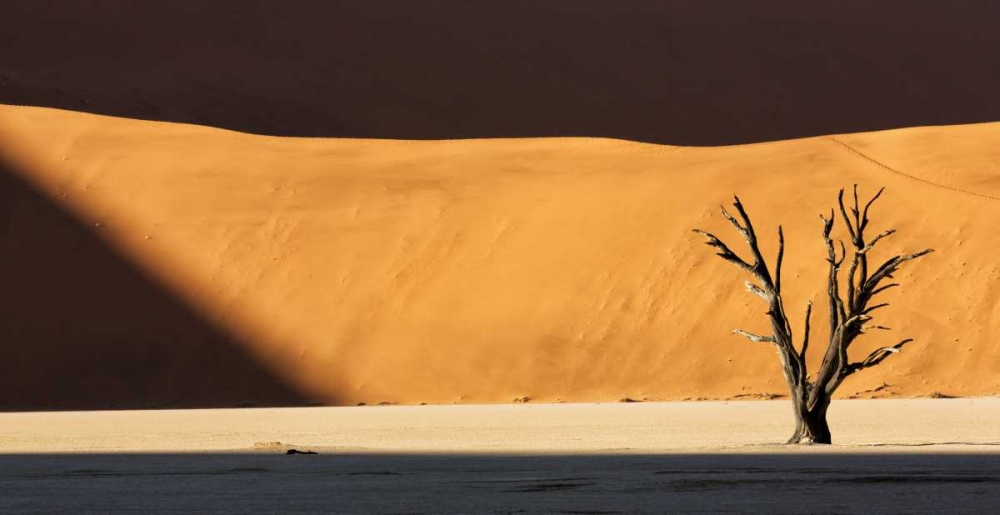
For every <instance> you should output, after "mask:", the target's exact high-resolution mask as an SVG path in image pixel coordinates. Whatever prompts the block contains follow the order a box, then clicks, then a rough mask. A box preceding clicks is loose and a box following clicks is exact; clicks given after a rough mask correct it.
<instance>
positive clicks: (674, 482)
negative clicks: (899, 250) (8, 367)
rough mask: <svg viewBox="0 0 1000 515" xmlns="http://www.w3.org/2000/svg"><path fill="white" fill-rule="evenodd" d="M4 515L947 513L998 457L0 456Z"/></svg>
mask: <svg viewBox="0 0 1000 515" xmlns="http://www.w3.org/2000/svg"><path fill="white" fill-rule="evenodd" d="M0 488H2V489H3V490H4V495H3V496H2V497H0V509H3V511H32V510H44V511H77V512H79V511H100V512H107V511H116V512H117V511H126V510H131V511H138V512H143V513H150V512H158V511H171V512H192V511H213V512H218V511H224V512H234V513H246V512H252V511H266V512H286V513H287V512H327V513H334V512H335V513H575V514H581V513H676V512H711V513H719V512H726V513H892V512H903V513H942V512H949V513H956V512H970V513H971V512H981V510H984V509H986V510H988V509H989V507H992V506H997V505H998V504H997V503H998V502H1000V455H967V454H863V455H849V454H814V453H810V454H805V453H803V454H742V455H741V454H719V455H711V454H679V455H669V454H668V455H570V456H503V455H480V456H477V455H391V454H386V455H382V454H347V455H343V454H341V455H324V454H320V455H317V456H302V455H298V456H285V455H277V454H176V455H163V454H154V455H147V454H143V455H121V454H118V455H115V454H102V455H13V456H0Z"/></svg>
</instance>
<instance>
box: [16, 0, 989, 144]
mask: <svg viewBox="0 0 1000 515" xmlns="http://www.w3.org/2000/svg"><path fill="white" fill-rule="evenodd" d="M0 12H2V13H3V17H2V19H0V103H16V104H28V105H37V106H47V107H58V108H64V109H72V110H80V111H89V112H94V113H101V114H109V115H115V116H123V117H133V118H144V119H154V120H168V121H175V122H190V123H198V124H203V125H212V126H218V127H225V128H231V129H238V130H243V131H249V132H255V133H262V134H280V135H303V136H350V137H363V138H416V139H426V138H464V137H484V136H607V137H617V138H627V139H633V140H641V141H650V142H659V143H673V144H689V145H719V144H730V143H747V142H754V141H768V140H776V139H785V138H793V137H801V136H812V135H820V134H831V133H841V132H856V131H864V130H874V129H886V128H894V127H910V126H918V125H937V124H955V123H972V122H983V121H997V120H1000V102H996V101H995V100H996V92H997V91H1000V59H996V58H995V57H994V54H995V52H996V49H997V48H1000V30H997V28H996V20H998V19H1000V2H996V1H993V0H966V1H962V2H942V1H940V0H880V1H877V2H873V1H870V0H837V1H827V2H808V1H802V0H756V1H752V2H750V1H744V0H666V1H648V0H616V1H614V2H609V1H606V0H546V1H544V2H539V1H533V0H486V1H476V2H470V1H468V0H437V1H423V2H414V1H411V0H380V1H377V2H365V1H359V0H282V1H277V0H271V1H260V0H256V1H255V0H213V1H197V2H170V1H166V0H160V1H155V0H151V1H142V2H136V1H133V0H97V1H89V2H66V1H61V0H32V1H30V2H28V1H24V0H0Z"/></svg>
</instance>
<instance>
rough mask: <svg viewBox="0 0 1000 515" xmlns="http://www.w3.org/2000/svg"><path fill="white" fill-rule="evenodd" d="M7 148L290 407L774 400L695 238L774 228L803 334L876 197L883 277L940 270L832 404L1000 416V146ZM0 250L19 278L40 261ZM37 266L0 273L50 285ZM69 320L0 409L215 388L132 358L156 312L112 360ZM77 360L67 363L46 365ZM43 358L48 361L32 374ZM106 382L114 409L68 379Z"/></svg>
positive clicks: (30, 124)
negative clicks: (980, 404)
mask: <svg viewBox="0 0 1000 515" xmlns="http://www.w3.org/2000/svg"><path fill="white" fill-rule="evenodd" d="M0 137H2V139H0V141H2V145H3V148H2V150H3V152H4V154H6V156H7V157H8V159H9V160H10V162H11V163H13V165H12V167H11V168H12V169H14V170H16V173H17V174H19V176H20V177H22V178H23V179H24V180H26V181H28V182H30V183H32V184H35V185H37V187H38V188H40V189H41V190H42V191H44V192H45V194H46V195H47V196H48V197H50V198H51V199H53V201H54V202H55V203H56V204H58V205H61V206H65V208H66V209H67V210H68V211H69V212H71V213H74V214H75V216H78V217H79V218H80V219H81V220H82V221H83V226H85V227H88V228H89V230H90V231H91V232H92V233H93V234H95V235H96V237H97V238H99V240H100V241H106V242H108V244H109V245H110V247H111V248H112V249H114V252H116V253H120V254H121V255H122V256H124V257H125V258H126V260H127V261H129V262H132V263H136V264H137V266H138V267H139V269H140V270H142V271H143V273H145V274H147V275H148V276H149V277H151V278H152V279H151V280H152V281H154V282H155V284H162V285H164V288H165V291H168V292H170V293H171V295H175V296H176V297H177V298H178V299H179V300H180V302H181V303H182V304H183V305H186V306H190V310H191V312H192V313H194V314H196V315H197V316H198V317H200V319H202V320H203V321H204V323H205V324H207V325H209V326H210V327H212V328H215V329H216V330H218V331H220V332H222V333H224V334H226V335H227V338H228V341H229V342H230V343H231V344H232V345H234V346H236V347H234V348H237V349H238V350H239V351H240V353H242V354H244V355H245V356H248V357H249V358H251V359H252V360H253V361H254V362H255V363H259V364H261V367H262V368H263V369H264V370H265V371H266V375H267V376H268V377H269V378H272V379H273V380H274V381H277V382H279V383H281V384H283V385H285V386H287V387H288V388H291V389H293V390H294V391H295V392H296V395H297V396H298V399H299V400H302V399H310V400H317V401H322V402H333V403H340V404H353V403H356V402H362V401H363V402H367V403H375V402H380V401H387V402H400V403H419V402H429V403H449V402H506V401H510V400H512V399H514V398H515V397H520V396H530V397H531V398H533V399H537V400H543V401H555V400H567V401H575V400H591V401H593V400H615V399H619V398H621V397H626V396H629V397H633V398H643V397H649V398H654V399H681V398H698V397H731V396H735V395H740V394H756V393H762V392H774V393H783V392H784V386H783V384H782V381H781V380H780V378H779V369H778V364H777V359H776V357H775V355H774V352H773V351H772V350H771V349H770V348H768V347H766V346H763V345H754V344H750V343H747V342H746V341H743V340H741V339H740V338H737V337H734V336H731V335H730V334H729V331H730V330H731V329H732V328H734V327H742V328H745V329H748V330H763V328H764V319H763V317H762V314H761V310H762V309H763V306H762V305H761V304H760V303H759V301H758V300H756V298H754V297H752V296H750V295H748V294H746V293H745V292H744V291H743V288H742V282H743V277H742V276H741V275H740V274H739V273H738V272H737V271H736V270H734V269H733V268H732V267H730V266H727V265H726V264H724V263H722V262H721V261H720V260H718V259H716V258H714V257H713V256H712V255H711V252H710V250H709V249H708V248H706V247H703V246H702V245H701V244H700V242H699V241H698V240H697V238H696V237H695V235H693V234H691V233H690V231H689V229H690V228H692V227H696V226H697V227H702V228H705V229H711V230H717V231H720V232H721V233H722V234H727V235H729V234H731V233H730V232H728V231H726V228H725V227H724V222H723V221H722V220H721V218H720V217H719V216H718V214H717V212H716V206H718V204H719V203H721V202H725V201H727V199H728V198H729V197H730V195H731V194H732V193H733V192H739V193H740V195H741V196H742V198H743V199H744V201H745V203H746V205H747V206H748V209H749V210H750V213H751V215H752V216H753V217H754V221H755V223H756V225H757V226H758V227H759V228H760V230H761V232H762V234H764V235H765V236H764V239H765V241H764V247H765V249H766V250H767V252H769V253H773V251H774V241H773V238H771V237H770V236H771V234H772V233H771V229H772V228H773V227H774V226H775V225H776V224H777V223H779V222H780V223H783V224H784V225H785V230H786V236H787V239H788V242H789V248H788V251H787V253H786V276H785V281H786V286H785V288H786V290H787V302H788V304H789V307H790V309H791V310H793V313H795V315H794V316H793V324H794V325H795V327H796V328H797V329H798V328H799V327H800V324H801V309H800V307H804V305H805V303H806V301H807V300H810V299H811V300H813V301H816V302H817V305H818V306H822V302H820V301H821V300H822V297H821V292H822V291H823V288H824V272H823V267H824V261H823V256H824V249H823V246H822V242H821V239H820V235H819V229H820V222H819V218H818V217H817V215H818V214H819V213H820V212H822V211H824V210H826V209H828V207H829V206H831V205H832V201H833V200H834V198H835V193H836V189H837V188H838V187H840V186H842V185H850V184H852V183H855V182H856V183H859V184H861V185H862V187H863V188H864V190H863V191H865V192H868V191H871V190H872V189H874V188H875V187H878V186H883V185H884V186H886V187H887V192H886V195H885V200H884V202H882V203H881V204H880V205H879V206H878V208H877V210H876V212H875V221H874V224H875V226H876V228H887V227H890V226H891V227H896V228H898V229H899V230H900V232H899V233H898V234H897V235H896V236H894V237H893V239H891V240H889V241H886V243H885V246H884V247H883V248H882V249H881V253H879V254H878V256H887V255H889V253H892V252H899V251H903V250H915V249H918V248H922V247H923V246H933V247H935V248H937V249H938V251H939V252H938V253H936V254H934V255H932V256H930V257H928V258H927V259H926V260H925V261H922V262H918V263H916V264H914V265H913V266H912V267H909V268H908V269H906V271H905V272H904V273H902V274H900V276H899V277H898V279H900V280H901V281H902V282H903V283H904V287H903V288H901V289H897V290H894V291H892V292H890V293H887V294H886V300H888V301H891V302H893V303H894V306H892V307H891V308H890V309H889V310H886V311H885V312H884V313H885V314H884V316H883V318H882V319H881V320H882V321H883V323H884V324H885V325H888V326H890V327H892V328H893V329H894V331H893V332H891V333H887V334H878V335H873V336H871V337H870V338H866V339H865V340H863V341H861V342H859V343H858V344H856V345H857V349H855V350H854V351H855V352H856V353H857V354H864V353H866V351H867V350H869V349H871V348H873V347H875V346H878V345H884V344H887V343H894V342H895V339H897V338H902V337H904V336H910V337H914V338H915V339H916V342H915V343H913V344H911V345H910V346H908V347H907V348H906V349H905V351H904V352H903V353H902V354H901V355H899V356H896V357H893V358H892V359H891V360H889V361H888V362H887V363H886V364H885V365H883V366H882V367H880V368H878V369H877V370H875V371H869V372H868V373H865V374H859V375H858V376H856V377H855V378H852V379H850V380H849V381H848V382H847V383H846V384H845V385H844V386H843V388H842V392H843V393H844V394H845V395H850V394H855V393H858V392H864V391H865V390H871V389H874V388H876V387H878V386H880V385H882V383H883V382H886V383H889V384H890V385H891V386H890V387H889V388H887V389H885V390H883V391H882V392H879V394H882V393H893V394H900V395H923V394H928V393H930V392H933V391H941V392H944V393H947V394H952V395H983V394H997V393H1000V343H997V340H996V338H995V337H994V331H993V329H994V328H995V327H996V325H997V323H998V320H997V316H1000V288H998V286H997V283H996V281H997V279H998V277H1000V261H998V260H997V259H995V257H994V256H993V253H994V249H996V248H998V245H1000V234H998V233H997V231H996V230H995V222H994V220H995V219H996V216H997V214H998V213H1000V124H986V125H970V126H956V127H942V128H919V129H909V130H899V131H891V132H883V133H872V134H857V135H848V136H838V137H817V138H812V139H804V140H797V141H785V142H776V143H767V144H758V145H749V146H738V147H720V148H702V149H696V148H682V147H669V146H657V145H648V144H637V143H631V142H626V141H619V140H608V139H559V138H551V139H507V140H463V141H439V142H412V141H379V140H334V139H293V138H273V137H262V136H253V135H247V134H241V133H235V132H228V131H222V130H217V129H210V128H205V127H197V126H188V125H176V124H165V123H155V122H143V121H130V120H123V119H115V118H107V117H99V116H94V115H85V114H78V113H71V112H61V111H55V110H48V109H40V108H22V107H2V108H0ZM15 208H16V206H15V207H9V208H8V211H12V212H8V213H7V215H6V216H7V219H8V220H13V221H16V222H17V223H18V224H19V226H25V224H27V226H29V227H30V224H31V223H32V222H31V220H33V219H34V218H33V217H34V216H35V215H36V213H34V212H32V211H30V210H28V211H15ZM28 232H30V231H28ZM19 234H23V233H19ZM0 245H4V247H3V251H4V252H5V253H13V254H14V255H17V253H18V252H25V250H23V249H24V248H30V247H23V246H19V245H18V242H16V241H15V242H4V243H0ZM22 258H24V256H22ZM29 258H30V256H29ZM29 258H24V259H20V260H18V261H16V262H17V263H19V267H20V268H17V269H10V267H9V266H7V269H5V270H2V271H0V272H2V273H3V274H4V276H5V277H8V278H10V277H23V276H31V275H37V276H39V277H44V276H46V274H50V273H53V272H52V271H51V270H50V269H49V268H51V265H44V263H45V261H44V260H37V261H38V263H40V264H39V265H37V266H35V267H34V268H33V265H32V263H33V262H34V261H33V260H32V259H29ZM68 261H70V262H71V261H72V258H71V257H69V258H68ZM10 262H11V261H3V263H10ZM107 277H109V278H113V276H110V275H109V276H107ZM98 279H99V278H98ZM97 282H98V283H100V281H99V280H98V281H97ZM14 284H21V285H22V286H21V287H23V288H28V287H29V286H27V285H25V284H24V281H21V282H20V283H18V282H16V281H15V283H14ZM107 291H108V293H107V295H114V294H116V291H115V289H114V288H110V287H109V288H108V290H107ZM100 293H101V294H102V295H103V294H104V292H100ZM126 293H127V292H126ZM126 293H120V292H118V294H121V295H125V294H126ZM18 295H19V294H18V292H17V291H16V290H11V289H9V288H7V289H5V288H2V287H0V301H2V305H3V306H4V309H5V312H6V313H14V314H17V313H18V310H19V309H22V308H21V307H20V304H19V297H18ZM99 297H100V295H98V298H99ZM132 300H133V299H132V298H129V297H127V296H126V297H124V300H122V302H121V303H123V304H128V303H129V302H131V301H132ZM135 302H139V301H135ZM54 306H56V307H55V308H53V309H52V310H51V311H50V312H47V313H45V318H46V319H47V320H49V321H50V322H51V323H50V325H49V326H48V329H46V330H45V331H33V332H28V333H23V332H18V331H21V330H22V329H23V327H21V328H19V326H18V325H17V324H13V325H12V324H11V323H6V324H5V325H0V327H2V328H3V330H4V334H0V342H3V343H2V345H3V346H5V347H6V348H7V349H6V352H10V349H11V348H12V347H17V349H18V355H19V356H21V359H20V360H19V361H18V363H17V364H12V363H10V362H5V361H3V360H0V377H2V378H3V380H4V388H3V389H2V390H0V400H2V402H0V404H3V405H6V406H11V405H15V404H20V405H24V404H28V405H29V406H28V407H31V405H50V404H51V403H52V402H53V401H52V400H51V399H50V398H48V397H51V396H52V395H57V394H58V393H59V391H60V388H61V389H63V390H67V391H76V392H80V391H81V390H83V391H84V392H85V393H78V394H77V396H76V397H75V398H74V401H73V403H72V404H73V405H76V406H85V405H88V404H95V403H96V404H99V403H100V402H101V401H100V400H101V399H104V401H103V402H105V403H110V404H115V400H114V399H111V400H107V397H108V395H109V394H108V393H107V392H133V394H132V395H133V397H132V398H130V400H129V402H128V403H129V404H143V399H147V400H149V399H157V401H159V400H162V398H164V395H163V392H162V391H160V390H162V389H164V388H169V383H168V382H163V381H161V382H155V383H154V382H149V381H147V379H146V378H148V377H154V376H155V377H161V378H162V377H168V378H173V379H174V381H175V382H177V383H184V382H185V378H186V377H188V376H190V377H191V381H198V380H199V379H198V377H200V376H198V375H197V374H202V375H204V374H209V375H211V374H212V372H211V367H208V368H206V367H202V369H199V370H192V369H191V363H197V362H198V360H197V349H195V350H191V349H190V348H189V346H191V345H192V342H191V341H189V340H188V339H187V338H185V337H184V336H183V335H170V334H162V333H160V334H156V335H155V337H156V338H158V339H159V340H160V341H161V343H162V344H163V345H164V346H165V347H164V348H166V349H168V350H169V348H176V349H185V348H188V351H185V352H187V354H186V355H188V356H189V358H188V359H186V360H175V359H170V358H169V353H167V354H154V355H151V356H149V357H148V359H141V358H142V357H141V356H139V357H136V356H135V355H134V354H135V353H137V352H139V353H141V352H142V351H141V349H142V348H143V347H138V349H140V350H137V347H135V346H134V345H132V344H131V343H130V342H142V341H146V340H148V339H150V338H151V337H152V336H151V335H150V331H149V330H147V329H146V327H147V326H148V325H149V324H155V319H156V316H157V313H158V312H157V311H156V309H154V308H155V307H148V309H146V308H145V307H143V306H141V305H139V306H135V311H136V312H141V313H144V314H145V315H144V316H145V317H147V319H148V320H154V322H148V323H145V324H144V323H129V322H125V321H122V322H116V321H115V316H114V314H109V315H108V316H107V317H105V318H101V319H100V320H98V321H97V322H94V323H93V324H91V325H95V324H96V325H100V326H101V327H103V328H104V332H103V333H102V332H100V331H97V332H95V333H94V334H96V335H98V337H95V338H97V340H99V339H100V338H103V336H100V335H102V334H103V335H107V334H114V335H115V338H114V342H113V343H114V344H113V345H110V344H108V340H107V339H105V340H100V341H97V340H95V339H91V340H88V339H87V338H81V337H79V336H78V334H77V333H76V332H74V331H75V328H74V326H73V325H66V326H61V325H60V324H59V323H58V322H59V320H62V319H64V318H65V317H70V318H72V316H70V315H67V313H66V312H64V311H66V310H69V311H72V310H73V309H75V308H73V307H72V306H71V305H67V303H56V304H54ZM32 309H33V311H32V312H33V313H36V315H35V317H36V318H38V315H37V308H32ZM78 309H85V307H83V306H80V307H79V308H78ZM26 310H27V308H24V309H22V312H21V313H22V315H23V313H25V312H27V311H26ZM818 314H819V316H820V317H823V316H825V314H824V313H823V309H822V308H821V309H820V310H819V313H818ZM122 318H126V319H127V318H128V317H122ZM821 319H822V318H821ZM81 323H82V322H81ZM817 325H818V326H819V327H817V332H816V334H814V338H817V339H818V338H821V337H822V333H823V329H822V325H823V324H817ZM156 327H163V325H162V324H161V325H159V326H156ZM799 331H800V329H799ZM25 335H28V336H30V338H28V339H26V336H25ZM70 340H72V341H74V342H75V344H74V346H72V347H64V348H60V347H59V346H58V345H53V344H52V342H61V341H70ZM88 346H97V347H99V348H101V352H100V353H94V352H90V350H89V348H88ZM42 348H47V349H49V350H48V351H46V352H47V353H46V354H44V355H42V354H33V353H34V352H36V351H35V350H34V349H42ZM53 348H55V349H57V350H53ZM161 350H162V349H161ZM38 352H41V351H38ZM178 352H180V351H178ZM130 353H131V354H130ZM33 357H36V358H39V359H38V360H34V361H33V360H32V358H33ZM816 357H818V356H816ZM227 363H228V362H227V361H226V360H225V359H220V361H219V366H218V367H217V368H216V370H218V372H217V374H218V375H217V383H218V384H217V386H216V389H217V390H218V392H222V393H218V392H217V393H218V395H216V396H215V397H213V398H211V399H208V400H206V402H207V403H209V404H213V403H214V404H219V403H223V402H230V401H233V400H234V399H232V398H230V397H232V396H229V397H227V396H226V394H225V391H226V386H225V385H226V384H227V383H226V380H225V377H226V374H227V373H228V372H227V370H228V367H227ZM27 364H32V365H30V366H29V365H27ZM98 364H99V365H101V369H100V370H101V373H100V374H99V377H100V378H101V381H102V382H101V384H102V386H101V387H100V388H97V389H88V387H87V385H88V384H92V383H87V382H84V383H83V384H80V383H78V381H77V378H76V377H75V376H74V374H73V373H72V372H69V371H71V370H92V369H93V367H95V366H97V365H98ZM117 364H120V365H121V366H118V365H117ZM60 367H61V368H60ZM60 371H61V372H60ZM154 371H155V374H154ZM262 373H263V372H262ZM186 374H188V376H186ZM240 377H244V379H243V381H247V380H250V379H247V378H248V377H251V376H240ZM269 380H270V379H269ZM39 385H46V386H45V387H44V388H42V389H39ZM60 385H61V386H60ZM101 388H103V390H101ZM136 391H138V392H141V393H140V394H135V393H134V392H136ZM258 393H259V392H258ZM272 393H273V392H272ZM110 395H111V396H112V397H114V394H110ZM241 395H242V394H241ZM246 395H249V396H251V397H253V396H254V395H256V394H255V393H254V392H248V393H247V394H246ZM276 397H281V396H280V395H276V396H275V398H276ZM281 398H282V399H286V400H287V399H292V401H294V400H295V396H294V395H285V396H284V397H281ZM46 399H48V402H45V401H46ZM248 400H249V401H259V402H268V400H267V399H264V400H260V399H248ZM55 402H56V403H58V401H55ZM185 402H186V401H185V399H184V398H183V397H181V398H180V399H177V403H180V404H184V403H185Z"/></svg>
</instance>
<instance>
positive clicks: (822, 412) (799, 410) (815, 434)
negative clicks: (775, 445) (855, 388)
mask: <svg viewBox="0 0 1000 515" xmlns="http://www.w3.org/2000/svg"><path fill="white" fill-rule="evenodd" d="M829 407H830V399H829V398H825V399H823V400H821V401H820V403H819V404H817V405H816V406H813V408H812V409H807V408H806V406H805V405H804V403H799V402H796V403H795V409H794V412H795V432H794V433H792V437H791V438H789V439H788V443H802V444H812V443H815V444H828V443H832V437H831V436H830V426H829V425H828V424H827V422H826V411H827V409H828V408H829Z"/></svg>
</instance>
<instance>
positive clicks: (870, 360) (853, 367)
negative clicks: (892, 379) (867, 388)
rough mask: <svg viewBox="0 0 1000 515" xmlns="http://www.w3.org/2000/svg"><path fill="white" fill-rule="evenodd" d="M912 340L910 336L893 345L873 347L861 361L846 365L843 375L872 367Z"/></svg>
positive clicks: (897, 351) (896, 352)
mask: <svg viewBox="0 0 1000 515" xmlns="http://www.w3.org/2000/svg"><path fill="white" fill-rule="evenodd" d="M912 341H913V339H912V338H907V339H905V340H903V341H901V342H899V343H897V344H896V345H893V346H892V347H880V348H878V349H875V350H874V351H872V353H871V354H869V355H868V357H867V358H865V359H864V360H863V361H860V362H857V363H851V364H850V365H847V367H846V368H845V369H844V375H845V376H848V375H851V374H853V373H855V372H858V371H861V370H864V369H866V368H871V367H874V366H875V365H878V364H879V363H881V362H882V361H884V360H885V358H888V357H889V356H892V355H893V354H898V353H899V351H900V349H902V348H903V346H904V345H906V344H907V343H910V342H912Z"/></svg>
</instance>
